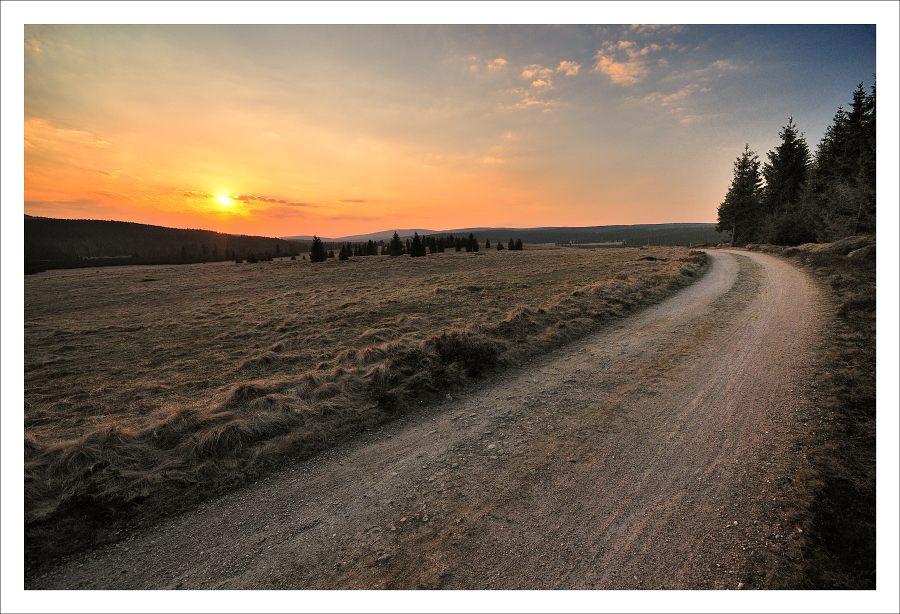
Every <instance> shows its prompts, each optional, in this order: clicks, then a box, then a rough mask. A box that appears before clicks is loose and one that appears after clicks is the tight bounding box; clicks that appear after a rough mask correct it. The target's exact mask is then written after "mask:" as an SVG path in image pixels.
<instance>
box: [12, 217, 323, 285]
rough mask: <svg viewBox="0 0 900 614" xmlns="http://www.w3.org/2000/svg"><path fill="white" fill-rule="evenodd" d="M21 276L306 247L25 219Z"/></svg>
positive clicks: (130, 225)
mask: <svg viewBox="0 0 900 614" xmlns="http://www.w3.org/2000/svg"><path fill="white" fill-rule="evenodd" d="M24 244H25V245H24V247H25V253H24V257H25V273H26V274H28V273H37V272H40V271H45V270H47V269H70V268H80V267H91V266H110V265H123V264H186V263H190V262H215V261H218V260H230V259H235V258H242V259H244V258H248V257H250V256H251V255H254V256H257V257H260V256H266V255H268V256H272V257H277V256H290V255H297V254H300V253H305V252H307V251H309V241H286V240H284V239H278V238H274V237H257V236H247V235H232V234H224V233H219V232H213V231H211V230H185V229H179V228H166V227H164V226H152V225H149V224H137V223H134V222H115V221H106V220H64V219H55V218H43V217H32V216H28V215H26V216H25V236H24Z"/></svg>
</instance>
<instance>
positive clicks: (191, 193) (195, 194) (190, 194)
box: [175, 190, 215, 198]
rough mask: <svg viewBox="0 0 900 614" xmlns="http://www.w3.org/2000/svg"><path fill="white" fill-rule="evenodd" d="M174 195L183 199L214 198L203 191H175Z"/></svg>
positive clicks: (210, 193)
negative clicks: (178, 195)
mask: <svg viewBox="0 0 900 614" xmlns="http://www.w3.org/2000/svg"><path fill="white" fill-rule="evenodd" d="M175 193H176V194H180V195H182V196H184V197H185V198H212V197H213V196H215V194H213V193H212V192H206V191H205V190H175Z"/></svg>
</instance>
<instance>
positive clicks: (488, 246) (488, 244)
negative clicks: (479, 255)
mask: <svg viewBox="0 0 900 614" xmlns="http://www.w3.org/2000/svg"><path fill="white" fill-rule="evenodd" d="M484 249H491V240H490V239H485V240H484Z"/></svg>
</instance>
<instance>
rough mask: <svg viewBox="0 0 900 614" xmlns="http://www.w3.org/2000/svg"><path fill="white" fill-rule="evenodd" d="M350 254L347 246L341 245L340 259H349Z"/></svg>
mask: <svg viewBox="0 0 900 614" xmlns="http://www.w3.org/2000/svg"><path fill="white" fill-rule="evenodd" d="M349 259H350V256H349V255H348V254H347V246H346V245H341V251H340V252H338V260H341V261H344V260H349Z"/></svg>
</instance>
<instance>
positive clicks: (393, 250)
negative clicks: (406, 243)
mask: <svg viewBox="0 0 900 614" xmlns="http://www.w3.org/2000/svg"><path fill="white" fill-rule="evenodd" d="M388 253H389V254H390V255H391V256H402V255H403V242H402V241H401V240H400V235H398V234H397V231H396V230H395V231H394V237H393V238H392V239H391V242H390V244H389V245H388Z"/></svg>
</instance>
